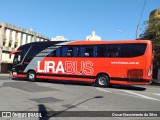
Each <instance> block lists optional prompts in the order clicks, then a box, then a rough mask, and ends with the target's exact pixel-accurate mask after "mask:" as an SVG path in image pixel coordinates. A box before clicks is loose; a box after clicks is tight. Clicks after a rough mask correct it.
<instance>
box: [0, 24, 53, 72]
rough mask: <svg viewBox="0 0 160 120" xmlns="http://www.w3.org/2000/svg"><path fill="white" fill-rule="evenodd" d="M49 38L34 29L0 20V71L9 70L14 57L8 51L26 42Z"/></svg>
mask: <svg viewBox="0 0 160 120" xmlns="http://www.w3.org/2000/svg"><path fill="white" fill-rule="evenodd" d="M49 40H50V38H47V37H45V36H43V35H41V34H38V33H36V32H34V31H31V30H28V29H24V28H21V27H18V26H14V25H11V24H7V23H4V22H0V73H1V72H8V71H9V70H8V69H9V68H10V66H11V63H12V61H13V57H14V56H12V57H11V58H9V53H10V52H12V51H15V50H17V48H18V47H19V46H21V45H24V44H26V43H30V42H35V41H49Z"/></svg>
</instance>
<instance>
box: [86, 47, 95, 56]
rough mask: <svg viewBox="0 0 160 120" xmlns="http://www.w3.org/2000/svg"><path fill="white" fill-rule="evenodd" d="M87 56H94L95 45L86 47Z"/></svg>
mask: <svg viewBox="0 0 160 120" xmlns="http://www.w3.org/2000/svg"><path fill="white" fill-rule="evenodd" d="M85 57H93V47H86V49H85Z"/></svg>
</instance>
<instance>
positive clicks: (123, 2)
mask: <svg viewBox="0 0 160 120" xmlns="http://www.w3.org/2000/svg"><path fill="white" fill-rule="evenodd" d="M144 2H145V0H0V5H1V7H0V8H1V10H0V21H1V22H6V23H9V24H13V25H16V26H19V27H22V28H25V29H32V30H33V31H36V32H38V33H40V34H42V35H44V36H46V37H49V38H54V37H56V36H64V37H65V38H67V39H69V40H85V39H86V36H88V35H90V34H91V33H92V31H95V32H96V35H98V36H100V37H101V38H102V40H128V39H135V37H136V27H137V25H138V24H139V20H140V16H141V13H142V9H143V6H144ZM157 8H160V0H146V4H145V7H144V11H143V14H142V17H141V20H140V24H139V32H138V33H139V34H141V33H143V32H144V29H145V27H146V25H145V24H144V21H147V20H148V19H149V14H150V12H151V11H152V10H154V9H157Z"/></svg>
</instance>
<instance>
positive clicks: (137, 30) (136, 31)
mask: <svg viewBox="0 0 160 120" xmlns="http://www.w3.org/2000/svg"><path fill="white" fill-rule="evenodd" d="M138 29H139V25H137V29H136V39H138Z"/></svg>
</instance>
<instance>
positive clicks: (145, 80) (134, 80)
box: [110, 77, 150, 83]
mask: <svg viewBox="0 0 160 120" xmlns="http://www.w3.org/2000/svg"><path fill="white" fill-rule="evenodd" d="M110 79H111V80H116V81H127V82H147V83H150V80H147V79H138V78H118V77H111V78H110Z"/></svg>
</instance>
